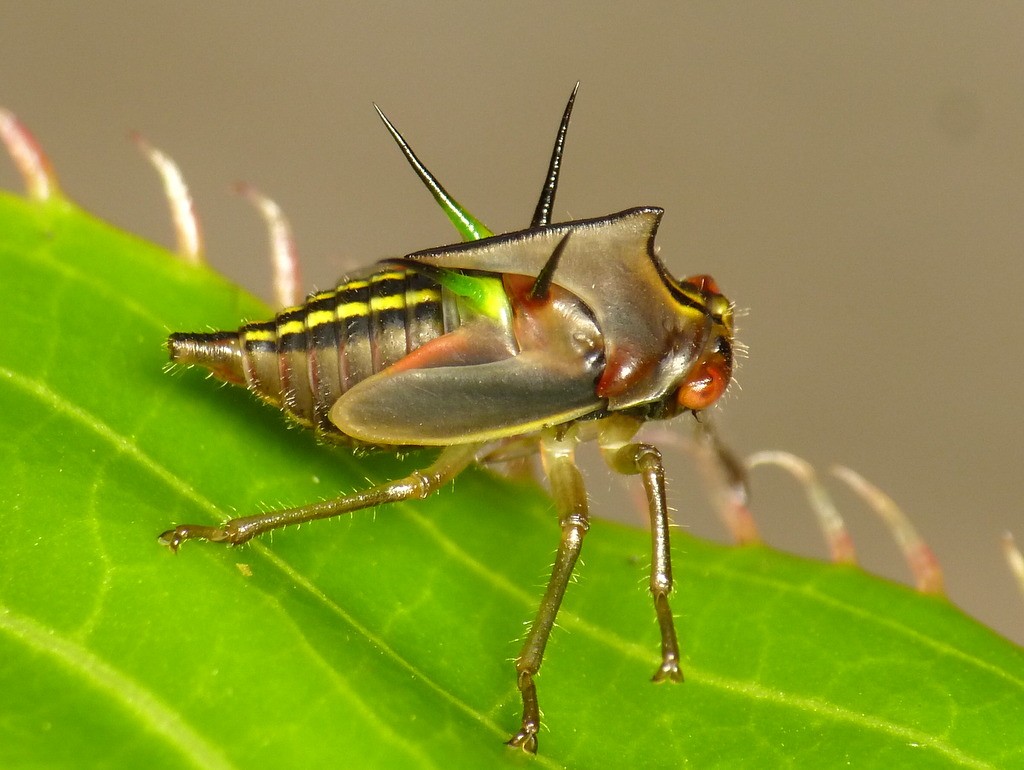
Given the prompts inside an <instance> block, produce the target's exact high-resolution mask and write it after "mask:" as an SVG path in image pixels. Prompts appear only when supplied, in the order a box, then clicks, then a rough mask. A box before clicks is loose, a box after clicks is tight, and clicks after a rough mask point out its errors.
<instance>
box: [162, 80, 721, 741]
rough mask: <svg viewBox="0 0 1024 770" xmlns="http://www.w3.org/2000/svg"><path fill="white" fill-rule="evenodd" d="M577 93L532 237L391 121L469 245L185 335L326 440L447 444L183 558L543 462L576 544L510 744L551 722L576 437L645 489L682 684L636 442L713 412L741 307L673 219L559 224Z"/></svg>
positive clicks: (654, 482)
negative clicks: (543, 710) (453, 189)
mask: <svg viewBox="0 0 1024 770" xmlns="http://www.w3.org/2000/svg"><path fill="white" fill-rule="evenodd" d="M575 95H576V90H575V89H574V90H573V92H572V95H571V96H570V98H569V101H568V104H567V105H566V108H565V111H564V113H563V116H562V120H561V123H560V125H559V129H558V133H557V136H556V140H555V147H554V150H553V151H552V154H551V159H550V163H549V166H548V172H547V176H546V177H545V181H544V184H543V187H542V191H541V196H540V200H539V202H538V204H537V207H536V211H535V213H534V216H533V221H532V222H531V224H530V227H528V228H527V229H525V230H521V231H518V232H511V233H506V234H503V235H491V234H490V232H489V231H488V230H487V229H486V228H485V227H484V226H483V225H482V224H481V223H479V222H478V221H477V220H475V219H474V218H473V217H472V216H471V215H470V214H468V213H467V212H466V211H465V209H463V208H462V207H461V206H460V205H459V204H458V203H457V202H456V201H455V200H454V199H453V198H451V196H450V195H448V193H447V191H445V189H444V188H443V187H442V186H441V184H440V183H439V182H438V181H437V179H436V178H435V177H434V176H433V175H432V174H431V173H430V171H429V170H427V168H426V167H425V166H424V165H423V164H422V163H421V162H420V161H419V159H418V158H417V156H416V155H415V153H414V152H413V151H412V149H411V148H410V146H409V145H408V143H406V141H405V140H404V138H403V137H402V136H401V134H399V132H398V131H397V129H395V128H394V126H393V125H392V124H391V123H390V122H389V121H388V120H387V118H386V117H384V115H383V113H380V117H381V118H382V119H383V120H384V123H385V125H386V126H387V128H388V130H389V131H390V132H391V134H392V137H393V138H394V139H395V141H396V142H397V143H398V146H399V147H400V148H401V150H402V151H403V153H404V154H405V156H406V158H407V160H408V161H409V162H410V164H411V165H412V166H413V168H414V170H416V172H417V174H418V175H419V177H420V178H421V180H422V181H423V182H424V183H425V184H426V186H427V187H428V188H429V189H430V191H431V192H432V194H433V195H434V197H435V198H436V199H437V200H438V202H439V203H440V204H441V205H442V206H443V207H444V208H445V210H446V212H447V213H448V214H449V216H451V217H452V218H453V221H456V223H457V226H459V227H460V229H461V231H462V232H463V235H464V237H465V238H466V239H467V241H466V242H463V243H460V244H456V245H452V246H443V247H440V248H434V249H428V250H426V251H420V252H416V253H413V254H408V255H406V256H404V257H402V258H400V259H389V260H384V261H382V262H379V263H377V264H376V265H374V266H372V267H370V268H368V269H366V270H363V271H360V272H357V273H353V274H352V275H350V276H348V277H346V278H344V279H342V280H341V281H340V283H339V284H338V285H337V287H336V288H334V289H332V290H330V291H324V292H320V293H316V294H313V295H311V296H310V297H309V298H308V299H307V300H306V302H305V304H303V305H302V306H301V307H294V308H289V309H287V310H284V311H283V312H281V313H279V314H278V315H277V316H276V317H275V318H273V319H272V320H270V321H266V322H263V323H248V324H245V325H244V326H242V327H241V328H240V329H238V330H237V331H222V332H215V333H203V334H200V333H176V334H172V335H171V337H170V338H169V340H168V348H169V351H170V357H171V360H172V361H173V362H174V363H177V364H198V365H201V366H203V367H206V368H208V369H209V370H211V371H212V372H213V374H214V375H215V376H217V377H218V378H220V379H222V380H225V381H227V382H231V383H236V384H239V385H245V386H246V387H248V388H249V389H250V390H252V391H253V392H254V393H255V394H256V395H258V396H259V397H260V398H262V399H263V400H265V401H268V402H269V403H271V404H274V405H277V406H279V407H281V408H282V409H283V410H284V411H285V412H286V413H287V414H288V415H289V416H290V417H291V418H293V419H295V420H297V421H298V422H299V423H301V424H302V425H305V426H308V427H310V428H312V429H313V430H315V431H317V432H318V433H319V434H320V435H322V436H324V437H326V438H328V439H332V440H336V441H340V442H345V443H349V444H353V445H358V446H363V447H373V448H385V449H387V448H399V447H442V449H441V451H440V454H439V455H438V457H437V459H436V460H435V461H434V462H433V464H431V465H430V466H429V467H427V468H425V469H423V470H420V471H417V472H415V473H412V474H410V475H409V476H407V477H405V478H401V479H398V480H396V481H392V482H388V483H384V484H381V485H378V486H375V487H372V488H370V489H367V490H366V491H363V492H359V493H357V494H353V495H349V496H345V497H340V498H337V499H334V500H329V501H326V502H318V503H313V504H311V505H307V506H303V507H300V508H293V509H289V510H281V511H274V512H270V513H263V514H257V515H253V516H246V517H241V518H236V519H232V520H230V521H228V522H226V523H225V524H223V525H220V526H208V525H197V524H182V525H180V526H178V527H176V528H174V529H172V530H169V531H167V532H165V533H163V534H162V535H161V536H160V541H161V542H162V543H163V544H165V545H167V546H169V547H170V548H172V549H174V550H177V548H178V547H179V546H180V545H181V543H182V542H184V541H185V540H192V539H203V540H209V541H213V542H220V543H229V544H231V545H238V544H240V543H244V542H246V541H248V540H249V539H251V538H252V537H254V536H256V535H259V534H261V533H263V532H266V531H268V530H272V529H275V528H277V527H282V526H286V525H289V524H297V523H300V522H306V521H311V520H314V519H321V518H326V517H330V516H338V515H341V514H344V513H350V512H352V511H355V510H359V509H362V508H367V507H370V506H376V505H381V504H384V503H390V502H396V501H400V500H408V499H415V498H423V497H426V496H428V495H429V494H431V493H432V492H434V491H436V490H437V489H439V488H440V487H442V486H443V485H445V484H446V483H448V482H449V481H450V480H452V479H453V478H454V477H455V476H457V475H458V474H459V473H460V472H461V471H462V470H463V469H465V468H466V467H467V466H469V465H470V464H472V463H474V462H482V463H486V462H488V461H489V460H493V459H494V458H499V457H501V456H502V453H503V452H506V453H507V452H508V451H512V450H521V449H523V448H526V449H529V450H530V451H533V452H539V454H540V457H541V461H542V466H543V468H544V470H545V472H546V475H547V478H548V481H549V484H550V489H551V494H552V496H553V498H554V501H555V504H556V507H557V511H558V515H559V520H560V524H561V533H562V534H561V541H560V544H559V547H558V551H557V555H556V558H555V563H554V567H553V569H552V573H551V577H550V580H549V582H548V585H547V589H546V591H545V593H544V597H543V599H542V600H541V604H540V608H539V610H538V612H537V615H536V617H535V618H534V620H533V623H532V625H531V627H530V630H529V632H528V634H527V636H526V639H525V642H524V644H523V647H522V651H521V652H520V654H519V656H518V658H517V659H516V663H515V666H516V673H517V684H518V688H519V691H520V693H521V696H522V703H523V713H522V721H521V724H520V727H519V729H518V731H517V732H516V733H515V734H514V735H513V736H512V737H511V739H510V740H509V741H508V743H509V745H511V746H516V747H520V748H522V749H524V750H526V751H529V752H535V751H536V750H537V731H538V729H539V726H540V711H539V707H538V701H537V690H536V685H535V682H534V677H535V676H536V674H537V672H538V670H539V669H540V666H541V661H542V658H543V655H544V648H545V645H546V644H547V641H548V637H549V635H550V633H551V629H552V627H553V625H554V622H555V617H556V615H557V613H558V608H559V605H560V604H561V601H562V597H563V595H564V593H565V590H566V586H567V585H568V582H569V580H570V577H571V574H572V571H573V568H574V566H575V564H576V561H577V559H578V557H579V555H580V549H581V547H582V545H583V540H584V536H585V535H586V533H587V530H588V527H589V523H588V522H589V512H588V504H587V494H586V490H585V489H584V485H583V480H582V477H581V474H580V472H579V470H578V468H577V466H576V462H575V459H574V452H575V449H576V447H577V445H578V444H579V443H580V442H582V441H588V440H596V441H597V442H598V445H599V447H600V450H601V453H602V455H603V457H604V459H605V460H606V462H607V464H608V465H609V466H610V467H611V468H612V469H613V470H614V471H616V472H618V473H623V474H631V475H638V476H640V478H641V480H642V482H643V486H644V490H645V492H646V496H647V501H648V509H649V514H650V520H651V528H652V550H653V559H652V567H651V579H650V589H651V592H652V595H653V598H654V607H655V613H656V616H657V620H658V624H659V627H660V634H661V664H660V665H659V666H658V668H657V670H656V672H655V674H654V677H653V678H654V680H655V681H680V680H681V679H682V674H681V671H680V667H679V645H678V642H677V638H676V631H675V627H674V624H673V619H672V612H671V610H670V608H669V593H670V592H671V590H672V567H671V557H670V545H669V517H668V509H667V504H666V500H665V474H664V469H663V465H662V461H661V456H660V454H659V452H658V450H657V448H655V447H654V446H653V445H651V444H647V443H642V442H638V441H636V440H635V439H634V436H635V434H636V433H637V431H638V429H639V428H640V427H641V426H642V425H643V424H644V423H645V422H647V421H649V420H663V419H669V418H672V417H675V416H677V415H679V414H681V413H684V412H692V413H696V412H698V411H700V410H702V409H704V408H706V407H708V406H710V405H711V404H713V403H714V402H715V401H716V400H717V399H718V398H719V397H720V396H721V395H722V394H723V393H724V392H725V390H726V388H727V387H728V385H729V382H730V380H731V377H732V360H733V359H732V349H733V321H732V306H731V304H730V303H729V301H728V300H727V299H726V298H725V297H724V296H723V295H722V294H721V293H720V291H719V289H718V287H717V286H716V284H715V282H714V281H713V280H712V279H711V278H710V277H709V276H706V275H699V276H695V277H691V278H686V279H685V280H682V281H680V280H676V279H675V278H673V277H672V276H671V275H670V274H669V273H668V271H667V270H666V268H665V267H664V265H663V264H662V263H661V261H660V260H659V259H658V257H657V256H655V254H654V246H653V241H654V235H655V231H656V230H657V227H658V223H659V221H660V219H661V215H662V210H661V209H659V208H652V207H646V208H634V209H630V210H627V211H622V212H619V213H617V214H611V215H609V216H604V217H598V218H595V219H582V220H577V221H571V222H563V223H557V224H553V223H551V221H550V220H551V211H552V208H553V204H554V199H555V193H556V190H557V186H558V176H559V171H560V169H561V161H562V154H563V150H564V146H565V136H566V131H567V129H568V126H569V120H570V116H571V114H572V106H573V100H574V98H575ZM378 112H380V111H379V110H378Z"/></svg>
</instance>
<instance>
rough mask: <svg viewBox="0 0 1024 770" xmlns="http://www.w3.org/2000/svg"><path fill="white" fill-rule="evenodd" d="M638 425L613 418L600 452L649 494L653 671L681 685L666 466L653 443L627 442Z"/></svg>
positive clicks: (659, 677)
mask: <svg viewBox="0 0 1024 770" xmlns="http://www.w3.org/2000/svg"><path fill="white" fill-rule="evenodd" d="M638 427H639V423H637V422H636V421H634V420H631V419H629V418H621V419H618V418H610V419H609V420H608V421H607V423H606V426H605V428H604V430H603V431H602V433H601V437H600V444H601V453H602V455H603V456H604V459H605V461H606V462H607V463H608V465H609V467H611V468H612V470H614V471H616V472H618V473H624V474H627V475H639V476H640V479H641V481H642V482H643V485H644V491H645V492H646V494H647V509H648V513H649V514H650V517H651V551H652V554H651V595H652V596H653V597H654V611H655V613H656V615H657V617H658V627H659V628H660V630H661V665H660V666H659V667H658V670H657V671H655V672H654V676H653V680H654V681H655V682H664V681H671V682H681V681H682V679H683V672H682V671H681V670H680V668H679V641H678V639H677V638H676V627H675V621H674V620H673V618H672V610H671V608H670V607H669V603H668V595H669V594H670V593H672V554H671V543H670V538H669V520H668V504H667V502H666V500H665V467H664V465H663V464H662V462H661V452H659V451H658V449H657V447H655V446H654V445H653V444H643V443H625V441H626V440H628V438H629V437H632V435H633V434H634V433H635V432H636V430H637V428H638Z"/></svg>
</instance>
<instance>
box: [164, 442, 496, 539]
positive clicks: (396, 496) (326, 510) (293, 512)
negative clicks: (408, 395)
mask: <svg viewBox="0 0 1024 770" xmlns="http://www.w3.org/2000/svg"><path fill="white" fill-rule="evenodd" d="M479 449H480V445H479V444H457V445H455V446H449V447H446V448H445V449H444V451H442V452H441V454H440V456H439V457H438V458H437V460H435V461H434V462H433V463H432V464H431V465H430V466H428V467H427V468H425V469H423V470H420V471H414V472H413V473H410V474H409V475H408V476H405V477H403V478H400V479H396V480H395V481H389V482H387V483H384V484H378V485H377V486H375V487H371V488H370V489H367V490H364V491H363V492H357V493H355V494H353V495H348V496H346V497H339V498H336V499H334V500H325V501H324V502H320V503H314V504H312V505H304V506H302V507H300V508H287V509H285V510H281V511H271V512H269V513H261V514H256V515H254V516H242V517H240V518H237V519H231V520H230V521H227V522H225V523H224V524H221V525H219V526H209V525H205V524H181V525H179V526H177V527H175V528H174V529H170V530H168V531H166V532H164V533H163V534H162V535H160V537H159V541H160V543H161V544H162V545H166V546H167V547H169V548H170V549H171V550H172V551H177V550H178V547H179V546H180V545H181V544H182V543H183V542H185V541H186V540H209V541H210V542H212V543H227V544H228V545H241V544H242V543H245V542H247V541H248V540H251V539H252V538H254V537H255V536H256V535H259V534H262V533H263V532H267V531H268V530H272V529H277V528H279V527H286V526H289V525H291V524H302V523H304V522H307V521H315V520H316V519H326V518H330V517H332V516H340V515H342V514H345V513H352V512H353V511H358V510H360V509H362V508H370V507H373V506H375V505H383V504H384V503H397V502H401V501H402V500H410V499H422V498H425V497H429V496H430V495H431V494H433V493H434V492H436V491H437V490H438V489H439V488H441V487H442V486H444V485H445V484H447V483H448V482H449V481H451V480H452V479H453V478H455V477H456V476H458V475H459V473H461V472H462V471H463V470H465V468H466V466H468V465H469V464H470V463H472V462H473V460H474V459H475V456H476V453H477V451H478V450H479Z"/></svg>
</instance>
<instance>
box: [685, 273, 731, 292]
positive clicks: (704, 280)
mask: <svg viewBox="0 0 1024 770" xmlns="http://www.w3.org/2000/svg"><path fill="white" fill-rule="evenodd" d="M683 283H692V284H693V285H694V286H696V287H697V289H698V290H699V291H700V292H701V293H702V294H721V293H722V292H721V290H720V289H719V288H718V284H717V283H715V279H714V278H712V277H711V276H710V275H689V276H687V277H686V279H685V280H684V281H683Z"/></svg>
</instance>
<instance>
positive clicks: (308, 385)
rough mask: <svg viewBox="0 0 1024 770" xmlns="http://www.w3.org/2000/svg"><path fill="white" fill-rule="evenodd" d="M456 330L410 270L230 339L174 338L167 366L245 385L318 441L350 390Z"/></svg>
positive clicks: (362, 281)
mask: <svg viewBox="0 0 1024 770" xmlns="http://www.w3.org/2000/svg"><path fill="white" fill-rule="evenodd" d="M458 325H459V312H458V308H457V306H456V301H455V299H454V297H452V296H451V295H450V293H449V292H448V290H447V289H444V288H442V287H441V286H439V285H438V284H437V283H436V282H435V281H433V280H431V279H430V278H427V277H426V276H425V275H423V274H422V273H418V272H416V271H414V270H411V269H407V268H404V267H398V268H395V267H383V268H381V269H378V270H377V271H376V272H373V273H370V274H368V275H361V276H359V277H354V278H348V279H345V280H343V281H342V282H341V283H340V284H339V285H338V287H337V288H335V289H333V290H332V291H325V292H321V293H318V294H314V295H312V296H311V297H309V299H308V300H307V301H306V303H305V304H304V305H302V306H300V307H295V308H289V309H287V310H284V311H282V312H281V313H279V314H278V315H277V316H276V317H275V318H274V319H273V320H271V321H266V322H264V323H250V324H246V325H245V326H243V327H241V328H240V329H239V330H238V331H234V332H214V333H212V334H190V333H177V334H172V335H171V336H170V338H169V339H168V341H167V344H168V348H169V349H170V354H171V360H172V361H174V362H175V363H182V364H200V365H202V366H205V367H206V368H208V369H210V370H211V371H212V372H213V373H214V375H216V376H217V377H218V378H220V379H222V380H226V381H228V382H233V383H237V384H244V385H246V386H247V387H249V388H250V389H251V390H253V391H254V392H255V393H257V394H258V395H259V396H261V397H262V398H264V399H265V400H267V401H269V402H271V403H273V404H275V405H277V406H280V407H282V408H283V409H284V410H285V411H286V412H288V414H289V415H291V416H292V417H293V418H295V419H296V420H298V421H299V422H301V423H303V424H304V425H307V426H310V427H313V428H315V429H317V430H318V431H321V432H323V433H328V434H335V435H337V434H338V433H339V431H338V429H337V428H335V427H334V425H333V424H332V423H331V422H330V420H329V419H328V415H329V414H330V410H331V407H332V406H333V404H334V402H335V401H337V400H338V398H339V397H340V396H341V394H343V393H344V392H345V391H347V390H348V389H349V388H351V387H352V386H354V385H356V384H357V383H358V382H360V381H362V380H364V379H366V378H367V377H369V376H370V375H372V374H376V373H377V372H380V371H382V370H383V369H386V368H387V367H389V366H391V365H392V364H394V363H395V362H397V361H398V360H399V359H401V358H403V357H404V356H405V355H407V354H408V353H410V352H411V351H413V350H415V349H416V348H418V347H420V346H421V345H423V344H425V343H427V342H429V341H430V340H432V339H434V338H436V337H439V336H440V335H442V334H444V333H445V332H447V331H451V330H452V329H453V328H455V327H457V326H458Z"/></svg>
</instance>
